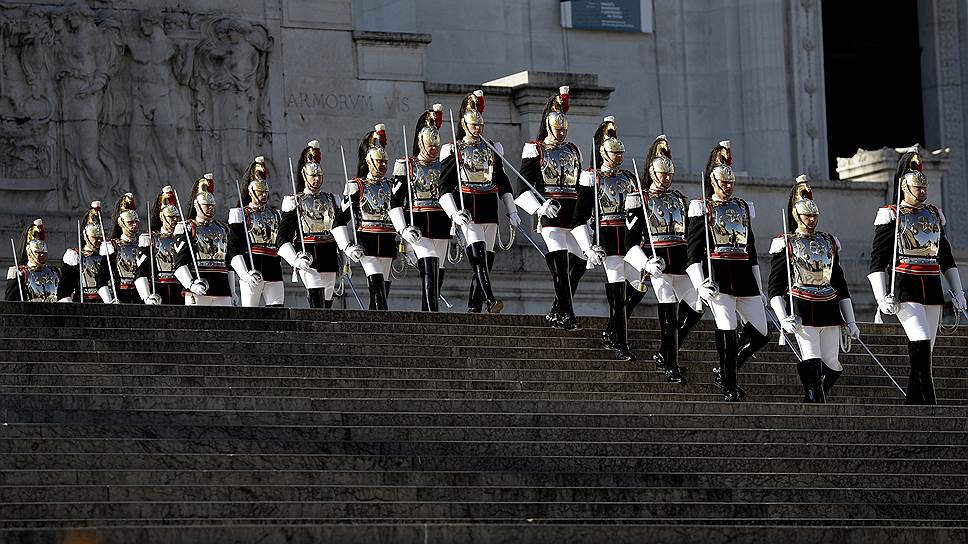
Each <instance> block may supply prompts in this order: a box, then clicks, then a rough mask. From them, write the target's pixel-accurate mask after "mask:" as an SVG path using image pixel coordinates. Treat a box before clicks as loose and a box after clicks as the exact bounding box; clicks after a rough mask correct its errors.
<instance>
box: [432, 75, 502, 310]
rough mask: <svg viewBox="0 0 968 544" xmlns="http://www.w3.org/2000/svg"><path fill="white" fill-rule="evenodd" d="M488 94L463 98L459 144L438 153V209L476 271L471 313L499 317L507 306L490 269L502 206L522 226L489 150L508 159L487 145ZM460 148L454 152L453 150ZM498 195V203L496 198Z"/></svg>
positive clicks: (496, 145) (497, 160)
mask: <svg viewBox="0 0 968 544" xmlns="http://www.w3.org/2000/svg"><path fill="white" fill-rule="evenodd" d="M483 135H484V92H483V91H480V90H477V91H474V92H473V93H471V94H469V95H467V96H465V97H464V100H463V101H461V106H460V121H459V124H458V126H457V127H456V129H455V138H456V140H457V141H456V142H453V143H447V144H444V146H443V147H441V149H440V160H441V173H440V177H441V179H442V180H443V181H442V182H441V187H440V188H441V192H442V194H441V197H440V205H441V207H443V208H444V211H445V212H447V216H448V217H450V219H451V221H453V222H454V224H456V225H457V226H458V227H460V229H461V234H462V235H463V237H464V243H465V245H466V247H465V251H466V252H467V260H468V261H469V262H470V264H471V267H472V268H473V269H474V277H473V278H472V279H471V288H470V295H469V297H468V303H467V310H468V311H469V312H474V313H480V312H482V311H486V312H488V313H492V314H497V313H500V312H501V310H502V309H503V308H504V302H502V301H500V300H498V299H496V298H495V297H494V292H493V290H492V288H491V269H492V268H493V267H494V243H495V242H496V241H497V225H498V200H501V201H502V202H503V203H504V210H505V212H507V214H508V221H509V222H510V223H511V225H514V226H517V225H520V224H521V218H520V217H519V216H518V212H517V207H516V205H515V204H514V194H513V193H512V190H511V183H510V181H509V180H508V176H507V174H505V173H504V163H503V161H501V158H500V157H499V156H498V155H497V154H495V153H494V151H492V150H491V147H490V146H488V143H490V145H491V146H494V148H495V149H496V150H497V151H498V153H500V154H501V155H503V154H504V148H503V147H501V144H500V143H494V142H491V141H490V140H488V141H487V142H485V141H484V137H483ZM455 144H456V147H455ZM499 195H500V198H498V196H499Z"/></svg>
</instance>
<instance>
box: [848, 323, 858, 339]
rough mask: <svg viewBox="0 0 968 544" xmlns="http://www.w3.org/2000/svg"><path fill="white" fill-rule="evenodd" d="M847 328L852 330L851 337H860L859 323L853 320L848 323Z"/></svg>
mask: <svg viewBox="0 0 968 544" xmlns="http://www.w3.org/2000/svg"><path fill="white" fill-rule="evenodd" d="M847 330H848V331H850V337H851V338H853V339H854V340H859V339H860V327H858V326H857V323H854V322H853V321H851V322H850V323H847Z"/></svg>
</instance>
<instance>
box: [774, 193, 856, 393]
mask: <svg viewBox="0 0 968 544" xmlns="http://www.w3.org/2000/svg"><path fill="white" fill-rule="evenodd" d="M819 217H820V208H819V207H818V206H817V203H816V202H814V201H813V191H812V190H811V189H810V184H809V179H808V178H807V176H805V175H801V176H799V177H798V178H797V181H796V184H795V185H794V186H793V191H792V192H791V193H790V200H789V201H788V203H787V221H785V223H786V225H784V226H785V227H787V229H788V230H787V231H786V232H784V234H782V235H780V236H777V237H776V238H774V239H773V243H772V244H771V245H770V255H772V257H771V258H770V287H769V292H770V306H771V307H772V308H773V311H774V312H776V316H777V318H778V319H779V320H780V326H781V327H783V330H784V332H786V333H787V334H791V335H794V336H795V337H796V339H797V344H799V346H800V354H801V359H802V360H801V361H800V362H799V363H797V373H798V374H799V375H800V381H801V382H803V390H804V397H803V402H827V398H828V396H829V394H830V390H831V389H832V388H833V386H834V383H836V381H837V379H838V378H839V377H840V375H841V373H843V370H844V368H843V366H842V365H841V364H840V360H839V357H840V329H841V327H842V326H846V327H847V328H848V330H849V331H850V335H851V337H853V338H855V339H857V338H860V329H859V328H858V327H857V323H856V321H855V319H854V306H853V304H852V303H851V300H850V292H849V291H848V290H847V281H846V280H845V279H844V270H843V268H841V266H840V241H839V240H838V239H837V237H836V236H834V235H832V234H828V233H826V232H822V231H819V230H817V223H818V220H819ZM788 272H789V279H788V276H787V273H788ZM791 281H792V285H791ZM788 299H789V301H792V304H793V306H792V307H790V306H788V305H787V302H788Z"/></svg>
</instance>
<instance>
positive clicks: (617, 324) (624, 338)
mask: <svg viewBox="0 0 968 544" xmlns="http://www.w3.org/2000/svg"><path fill="white" fill-rule="evenodd" d="M605 294H606V296H607V297H608V310H609V323H610V325H611V327H612V334H613V336H612V337H613V338H614V340H615V358H616V359H618V360H620V361H634V360H635V356H634V355H632V352H631V351H629V338H628V320H627V319H626V317H625V282H624V281H619V282H614V283H606V284H605Z"/></svg>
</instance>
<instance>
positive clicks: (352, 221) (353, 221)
mask: <svg viewBox="0 0 968 544" xmlns="http://www.w3.org/2000/svg"><path fill="white" fill-rule="evenodd" d="M339 156H340V158H342V159H343V177H344V178H346V181H349V180H350V175H349V173H348V172H347V171H346V154H345V153H344V152H343V146H342V145H340V146H339ZM344 183H345V182H344ZM346 198H348V199H349V201H350V202H349V204H350V227H351V228H352V229H353V244H354V245H359V243H358V242H357V241H356V213H355V212H354V211H353V199H352V198H351V197H350V196H349V195H347V196H346ZM360 198H363V195H360ZM350 285H351V286H352V285H353V284H352V283H351V284H350ZM353 292H356V289H354V290H353ZM357 298H359V297H357ZM362 307H363V303H362V302H360V308H362Z"/></svg>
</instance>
